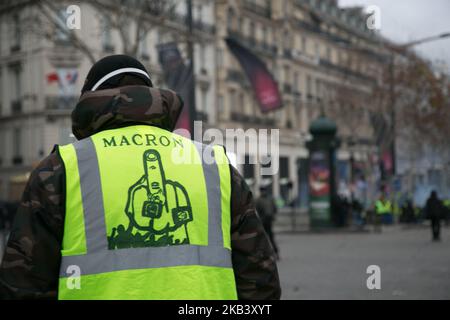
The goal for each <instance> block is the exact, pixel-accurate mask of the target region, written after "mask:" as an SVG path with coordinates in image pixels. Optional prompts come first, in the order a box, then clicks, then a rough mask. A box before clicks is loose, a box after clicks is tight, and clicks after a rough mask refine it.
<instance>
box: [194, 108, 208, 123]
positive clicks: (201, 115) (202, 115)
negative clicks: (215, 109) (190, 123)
mask: <svg viewBox="0 0 450 320" xmlns="http://www.w3.org/2000/svg"><path fill="white" fill-rule="evenodd" d="M195 120H198V121H203V122H208V114H207V113H206V112H203V111H196V112H195Z"/></svg>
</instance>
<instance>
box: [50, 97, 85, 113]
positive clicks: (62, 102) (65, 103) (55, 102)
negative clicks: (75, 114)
mask: <svg viewBox="0 0 450 320" xmlns="http://www.w3.org/2000/svg"><path fill="white" fill-rule="evenodd" d="M77 102H78V96H66V97H60V96H47V97H46V98H45V109H46V110H52V111H53V110H72V109H73V108H75V105H76V104H77Z"/></svg>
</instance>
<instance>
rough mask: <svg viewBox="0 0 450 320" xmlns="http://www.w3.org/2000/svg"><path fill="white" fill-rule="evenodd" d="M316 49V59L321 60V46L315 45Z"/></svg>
mask: <svg viewBox="0 0 450 320" xmlns="http://www.w3.org/2000/svg"><path fill="white" fill-rule="evenodd" d="M314 49H315V50H314V51H315V55H316V58H317V59H320V46H319V44H318V43H316V44H315V46H314Z"/></svg>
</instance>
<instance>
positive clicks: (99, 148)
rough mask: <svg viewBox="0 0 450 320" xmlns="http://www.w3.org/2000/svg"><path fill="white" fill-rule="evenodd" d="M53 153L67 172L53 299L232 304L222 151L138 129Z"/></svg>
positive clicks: (228, 183)
mask: <svg viewBox="0 0 450 320" xmlns="http://www.w3.org/2000/svg"><path fill="white" fill-rule="evenodd" d="M58 152H59V155H60V156H61V158H62V160H63V163H64V167H65V173H66V197H65V198H66V210H65V212H66V216H65V225H64V236H63V243H62V251H61V255H62V261H61V268H60V279H59V292H58V297H59V298H60V299H160V300H166V299H236V298H237V292H236V284H235V277H234V272H233V268H232V263H231V239H230V223H231V222H230V219H231V218H230V202H231V200H230V198H231V177H230V168H229V162H228V159H227V156H226V154H225V150H224V148H223V147H221V146H214V147H212V146H205V145H202V144H200V143H197V142H194V141H191V140H189V139H187V138H184V137H182V136H180V135H177V134H174V133H172V132H169V131H166V130H163V129H160V128H157V127H151V126H146V125H137V126H129V127H125V128H119V129H113V130H105V131H102V132H99V133H97V134H95V135H93V136H91V137H89V138H86V139H83V140H81V141H78V142H75V143H73V144H70V145H66V146H62V147H59V148H58ZM202 155H203V156H202Z"/></svg>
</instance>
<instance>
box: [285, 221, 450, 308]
mask: <svg viewBox="0 0 450 320" xmlns="http://www.w3.org/2000/svg"><path fill="white" fill-rule="evenodd" d="M277 240H278V245H279V247H280V251H281V260H280V261H279V263H278V271H279V274H280V277H281V285H282V290H283V292H282V299H449V298H450V229H449V228H448V227H447V228H444V229H443V234H442V242H439V243H432V242H431V232H430V229H429V227H425V226H421V227H419V226H418V227H411V228H409V229H406V228H405V227H402V226H391V227H384V229H383V233H381V234H376V233H372V232H370V233H369V232H365V233H363V232H361V233H356V232H355V233H325V234H324V233H321V234H318V233H306V232H305V233H299V234H287V233H285V234H278V236H277ZM372 264H375V265H378V266H380V268H381V289H380V290H369V289H367V287H366V279H367V278H368V277H369V274H366V268H367V266H369V265H372Z"/></svg>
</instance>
